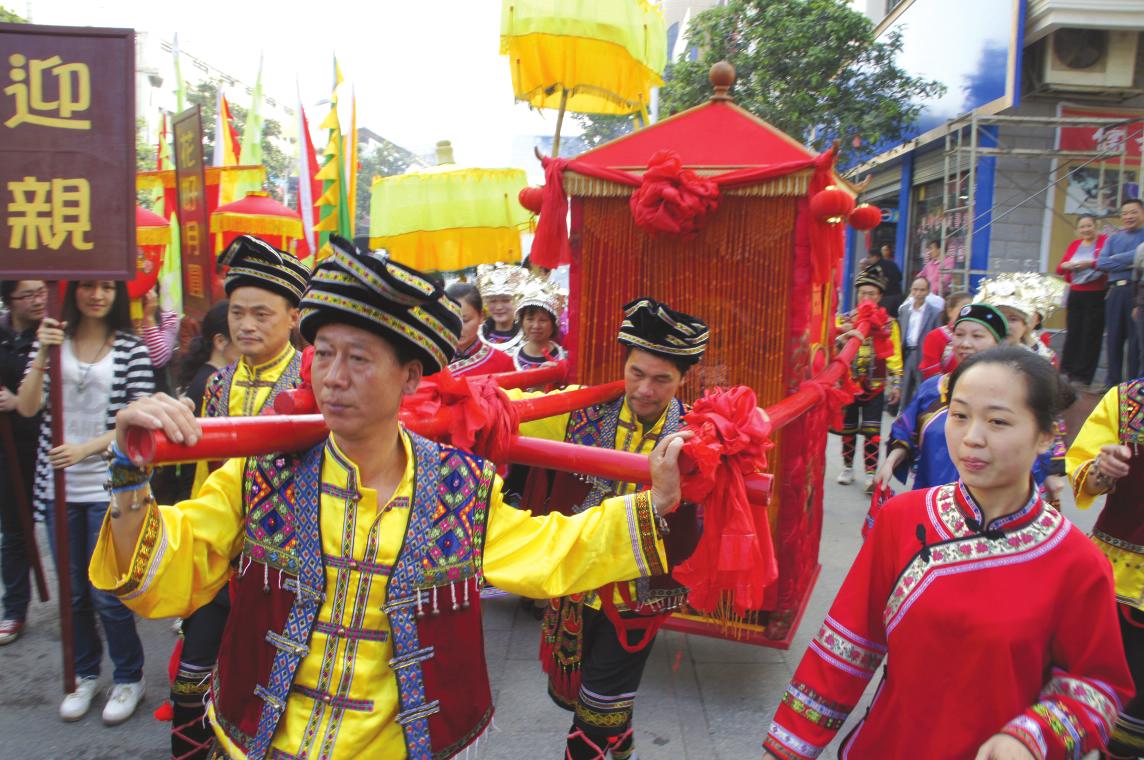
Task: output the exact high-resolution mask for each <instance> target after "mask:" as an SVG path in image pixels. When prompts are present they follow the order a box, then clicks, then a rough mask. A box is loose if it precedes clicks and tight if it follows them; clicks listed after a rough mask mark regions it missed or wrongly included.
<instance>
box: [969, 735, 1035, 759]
mask: <svg viewBox="0 0 1144 760" xmlns="http://www.w3.org/2000/svg"><path fill="white" fill-rule="evenodd" d="M973 760H1035V758H1034V756H1033V753H1032V752H1030V751H1029V748H1028V747H1026V746H1025V745H1024V744H1022V743H1021V742H1020V741H1018V740H1017V739H1014V738H1013V737H1012V736H1009V735H1008V734H997V735H996V736H993V737H991V738H990V739H989V741H987V742H985V743H984V744H982V745H981V749H979V750H977V754H976V755H975V756H974V758H973Z"/></svg>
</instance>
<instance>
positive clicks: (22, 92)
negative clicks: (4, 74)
mask: <svg viewBox="0 0 1144 760" xmlns="http://www.w3.org/2000/svg"><path fill="white" fill-rule="evenodd" d="M8 63H9V65H10V66H11V67H12V68H11V69H9V70H8V77H9V79H11V80H12V83H11V84H10V85H8V86H7V87H5V88H4V94H5V95H10V96H11V97H13V98H14V99H15V101H16V102H15V106H14V108H13V110H14V113H13V114H12V116H11V117H10V118H9V119H8V120H7V121H6V122H4V126H6V127H16V126H19V125H20V124H35V125H38V126H41V127H56V128H59V129H91V120H90V119H80V118H75V114H80V113H83V112H85V111H87V109H88V108H90V107H91V72H90V71H89V70H88V68H87V64H86V63H64V62H63V60H62V59H61V58H60V57H59V56H58V55H53V56H52V57H50V58H32V59H30V60H29V59H28V57H27V56H25V55H23V54H22V53H13V54H12V55H10V56H8ZM49 75H50V76H52V77H55V82H54V87H52V82H51V79H49ZM45 80H47V83H45ZM49 93H54V98H51V96H50V95H49ZM49 98H50V99H49Z"/></svg>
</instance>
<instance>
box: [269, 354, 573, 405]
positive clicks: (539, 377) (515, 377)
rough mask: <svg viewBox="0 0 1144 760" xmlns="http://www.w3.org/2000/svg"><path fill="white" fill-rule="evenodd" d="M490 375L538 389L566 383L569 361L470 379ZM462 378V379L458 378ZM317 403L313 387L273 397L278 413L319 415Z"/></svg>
mask: <svg viewBox="0 0 1144 760" xmlns="http://www.w3.org/2000/svg"><path fill="white" fill-rule="evenodd" d="M435 377H437V375H429V376H428V377H426V378H425V380H424V382H425V383H426V384H429V383H433V382H435V381H434V378H435ZM478 377H491V378H492V379H493V380H495V381H496V383H497V385H499V386H500V387H501V388H504V389H506V390H507V389H509V388H536V387H539V386H545V385H563V384H564V383H565V381H566V380H567V378H568V362H567V361H566V360H564V359H561V360H560V361H558V362H556V363H555V364H551V365H546V366H544V367H536V368H535V369H522V370H519V371H517V372H497V373H494V374H491V375H469V376H468V378H469V379H476V378H478ZM458 380H459V379H458ZM317 412H318V404H317V403H316V402H315V401H314V392H313V390H312V389H310V388H295V389H293V390H288V391H283V392H282V393H279V394H278V395H277V396H275V397H274V413H275V414H316V413H317Z"/></svg>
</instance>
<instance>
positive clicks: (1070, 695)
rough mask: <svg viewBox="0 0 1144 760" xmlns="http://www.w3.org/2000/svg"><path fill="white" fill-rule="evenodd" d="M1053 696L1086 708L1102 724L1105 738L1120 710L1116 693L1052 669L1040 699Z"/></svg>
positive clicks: (1100, 685)
mask: <svg viewBox="0 0 1144 760" xmlns="http://www.w3.org/2000/svg"><path fill="white" fill-rule="evenodd" d="M1055 696H1061V697H1065V698H1067V699H1072V700H1076V701H1077V702H1080V703H1081V704H1082V705H1084V706H1085V707H1087V708H1088V709H1089V710H1090V711H1092V713H1093V714H1094V715H1096V716H1097V717H1099V718H1100V720H1101V722H1102V723H1103V724H1104V733H1105V735H1106V736H1107V735H1108V732H1109V731H1110V730H1111V728H1112V725H1113V723H1115V721H1116V715H1117V713H1119V712H1120V711H1121V709H1122V706H1121V704H1120V700H1119V699H1118V698H1117V696H1116V693H1115V692H1114V691H1112V689H1110V688H1108V686H1107V685H1105V684H1103V683H1101V682H1100V681H1096V680H1095V679H1092V681H1091V682H1090V681H1089V680H1082V679H1080V678H1073V677H1071V676H1068V675H1066V674H1065V671H1063V670H1061V669H1059V668H1054V670H1053V677H1052V679H1051V680H1050V681H1049V683H1048V685H1047V686H1045V688H1044V689H1042V690H1041V698H1042V699H1049V698H1052V697H1055Z"/></svg>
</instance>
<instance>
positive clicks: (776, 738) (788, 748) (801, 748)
mask: <svg viewBox="0 0 1144 760" xmlns="http://www.w3.org/2000/svg"><path fill="white" fill-rule="evenodd" d="M763 747H765V748H766V750H767V751H768V752H771V753H772V754H777V755H779V756H780V757H782V758H783V759H784V760H788V759H789V760H806V759H807V758H809V759H810V760H813V758H816V757H818V756H819V755H821V754H822V750H823V749H825V747H819V746H818V745H816V744H811V743H810V742H808V741H803V740H802V739H800V738H799V737H797V736H795V735H794V734H792V733H791V732H790V731H787V730H786V729H785V728H783V727H782V726H780V725H779V724H778V723H772V724H771V727H770V729H769V730H768V731H767V740H766V741H765V742H763Z"/></svg>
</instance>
